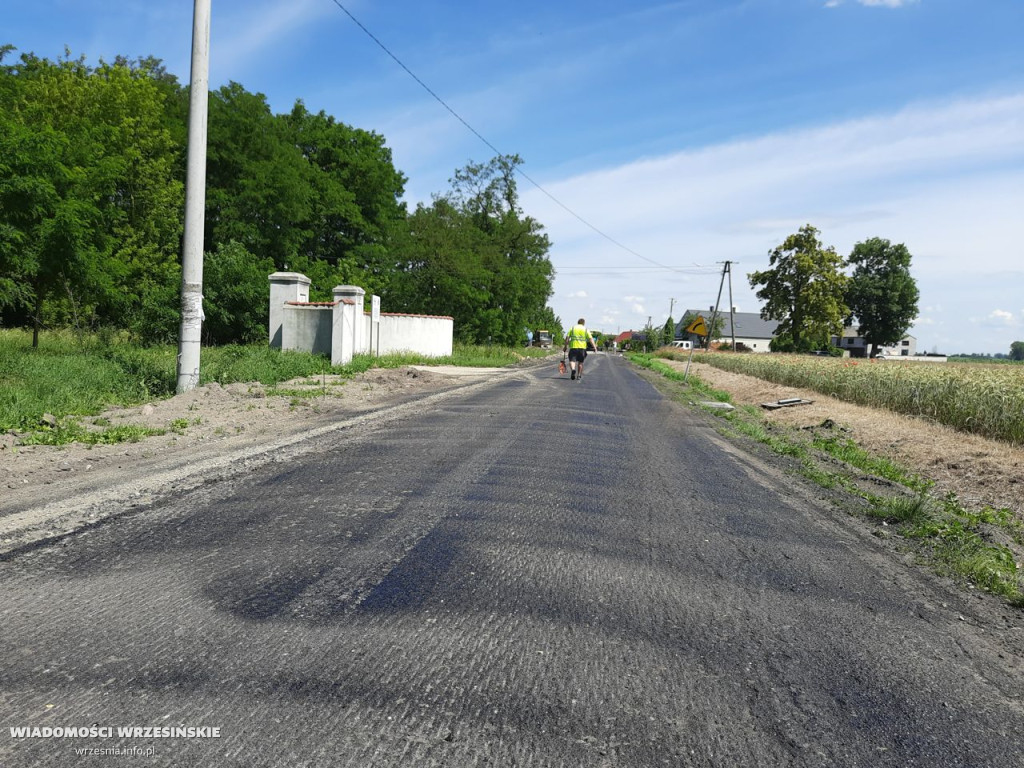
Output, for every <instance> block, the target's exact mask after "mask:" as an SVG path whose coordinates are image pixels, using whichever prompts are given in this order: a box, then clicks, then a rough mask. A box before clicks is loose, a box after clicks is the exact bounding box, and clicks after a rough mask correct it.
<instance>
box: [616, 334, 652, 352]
mask: <svg viewBox="0 0 1024 768" xmlns="http://www.w3.org/2000/svg"><path fill="white" fill-rule="evenodd" d="M645 338H647V337H646V336H644V334H642V333H637V332H636V331H623V332H622V333H620V334H619V335H618V336H616V337H615V338H614V339H612V348H613V349H622V348H623V345H624V344H625V343H626V342H628V341H633V340H636V341H643V340H644V339H645Z"/></svg>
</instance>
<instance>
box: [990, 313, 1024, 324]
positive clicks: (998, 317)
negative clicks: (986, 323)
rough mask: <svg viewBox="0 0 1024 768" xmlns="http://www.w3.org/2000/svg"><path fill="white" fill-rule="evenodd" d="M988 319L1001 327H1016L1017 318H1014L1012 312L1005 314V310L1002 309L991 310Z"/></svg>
mask: <svg viewBox="0 0 1024 768" xmlns="http://www.w3.org/2000/svg"><path fill="white" fill-rule="evenodd" d="M988 319H989V320H991V321H993V322H995V323H999V324H1002V325H1007V326H1016V325H1017V318H1016V317H1015V316H1014V314H1013V312H1007V311H1006V310H1003V309H996V310H993V311H992V312H990V313H989V316H988Z"/></svg>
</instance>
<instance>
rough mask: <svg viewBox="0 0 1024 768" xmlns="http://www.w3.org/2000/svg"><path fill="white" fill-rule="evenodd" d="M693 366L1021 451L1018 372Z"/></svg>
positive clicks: (1022, 378) (875, 365) (732, 362)
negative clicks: (915, 419)
mask: <svg viewBox="0 0 1024 768" xmlns="http://www.w3.org/2000/svg"><path fill="white" fill-rule="evenodd" d="M694 359H695V360H697V361H699V362H702V363H706V364H708V365H713V366H715V367H716V368H721V369H723V370H727V371H732V372H734V373H743V374H746V375H748V376H756V377H757V378H760V379H764V380H766V381H772V382H775V383H776V384H783V385H786V386H792V387H799V388H802V389H810V390H813V391H815V392H820V393H822V394H824V395H829V396H831V397H836V398H839V399H840V400H846V401H848V402H852V403H859V404H861V405H867V406H871V407H875V408H885V409H887V410H890V411H894V412H895V413H901V414H907V415H911V416H922V417H925V418H928V419H932V420H934V421H936V422H938V423H940V424H945V425H946V426H948V427H952V428H953V429H957V430H960V431H962V432H971V433H974V434H978V435H982V436H984V437H990V438H994V439H997V440H1003V441H1006V442H1008V443H1011V444H1014V445H1024V367H1019V366H1010V365H1000V366H987V365H980V364H976V363H975V364H969V365H968V364H956V363H914V362H906V363H901V362H898V361H895V360H886V361H884V362H871V361H869V360H844V359H834V358H823V357H809V356H802V355H779V354H771V355H735V354H702V355H697V356H695V358H694Z"/></svg>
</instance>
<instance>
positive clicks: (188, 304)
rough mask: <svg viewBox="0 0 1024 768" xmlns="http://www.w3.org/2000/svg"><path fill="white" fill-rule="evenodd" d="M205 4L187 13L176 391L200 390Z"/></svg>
mask: <svg viewBox="0 0 1024 768" xmlns="http://www.w3.org/2000/svg"><path fill="white" fill-rule="evenodd" d="M210 3H211V0H195V6H194V8H193V12H192V75H191V85H190V91H189V107H188V169H187V172H186V177H185V233H184V244H183V245H182V252H181V328H180V332H179V334H178V385H177V391H178V392H179V393H180V392H188V391H190V390H193V389H195V388H196V387H197V386H199V349H200V341H201V339H202V332H203V227H204V224H205V214H206V135H207V134H206V126H207V113H208V111H209V103H210Z"/></svg>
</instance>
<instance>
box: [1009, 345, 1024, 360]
mask: <svg viewBox="0 0 1024 768" xmlns="http://www.w3.org/2000/svg"><path fill="white" fill-rule="evenodd" d="M1010 359H1011V360H1024V341H1015V342H1013V344H1011V345H1010Z"/></svg>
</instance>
